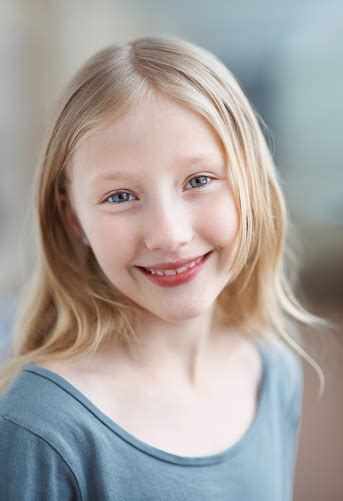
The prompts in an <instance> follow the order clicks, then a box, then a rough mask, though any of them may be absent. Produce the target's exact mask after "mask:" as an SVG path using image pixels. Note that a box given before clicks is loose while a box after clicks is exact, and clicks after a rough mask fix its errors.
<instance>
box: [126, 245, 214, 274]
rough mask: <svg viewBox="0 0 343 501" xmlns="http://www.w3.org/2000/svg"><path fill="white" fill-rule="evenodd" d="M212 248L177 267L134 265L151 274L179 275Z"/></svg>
mask: <svg viewBox="0 0 343 501" xmlns="http://www.w3.org/2000/svg"><path fill="white" fill-rule="evenodd" d="M211 252H212V250H210V251H209V252H206V254H203V255H202V256H200V257H198V258H196V259H194V261H192V262H190V263H188V264H185V265H181V266H179V268H171V269H163V268H161V269H157V268H155V269H150V268H145V267H144V266H136V267H137V268H139V269H141V270H143V271H145V272H146V273H148V274H151V275H159V276H164V275H166V276H168V275H170V276H172V275H180V274H182V273H185V272H186V271H188V270H190V269H192V268H194V267H196V266H197V265H198V264H199V263H200V262H201V261H203V260H204V259H205V258H206V257H207V256H208V255H209V254H211Z"/></svg>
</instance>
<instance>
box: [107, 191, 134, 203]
mask: <svg viewBox="0 0 343 501" xmlns="http://www.w3.org/2000/svg"><path fill="white" fill-rule="evenodd" d="M121 195H123V197H122V198H119V200H118V199H117V202H119V203H118V204H117V205H119V204H120V203H122V202H129V201H130V200H129V197H130V196H133V195H131V194H130V193H128V192H127V191H117V192H115V193H112V195H110V196H109V197H108V198H106V200H105V202H106V201H107V200H109V199H110V198H114V197H120V196H121ZM124 195H125V196H124Z"/></svg>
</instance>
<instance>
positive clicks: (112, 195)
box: [104, 175, 216, 205]
mask: <svg viewBox="0 0 343 501" xmlns="http://www.w3.org/2000/svg"><path fill="white" fill-rule="evenodd" d="M200 178H207V179H211V180H214V179H216V178H215V177H211V176H206V175H204V176H202V175H200V176H195V177H192V178H191V179H190V180H189V181H187V184H188V183H190V182H191V181H193V179H200ZM209 184H212V183H211V182H210V183H206V184H204V185H202V186H198V187H196V188H194V189H196V190H197V189H199V188H200V189H201V188H205V187H206V186H207V185H209ZM191 191H193V190H191ZM121 193H129V192H128V191H126V190H118V191H114V192H113V193H111V194H110V195H109V196H108V197H107V198H106V199H105V200H104V202H105V203H106V202H107V201H108V199H109V198H111V197H114V196H116V195H120V194H121ZM130 195H131V193H130ZM133 196H134V195H133ZM131 201H132V200H124V201H122V202H116V203H111V202H108V203H109V205H123V204H124V203H126V202H131Z"/></svg>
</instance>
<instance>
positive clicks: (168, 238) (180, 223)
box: [144, 201, 193, 253]
mask: <svg viewBox="0 0 343 501" xmlns="http://www.w3.org/2000/svg"><path fill="white" fill-rule="evenodd" d="M192 238H193V221H192V217H191V214H190V213H189V210H187V208H185V206H184V204H182V203H179V204H177V203H176V202H175V201H174V202H172V201H169V202H167V203H166V202H165V201H164V202H162V203H161V202H156V203H155V204H153V206H150V207H148V208H147V213H146V214H145V222H144V239H145V246H146V247H147V248H148V249H149V250H154V249H162V250H163V251H165V252H169V253H171V252H175V251H176V250H177V249H178V247H179V246H181V245H185V244H187V243H188V242H190V241H191V240H192Z"/></svg>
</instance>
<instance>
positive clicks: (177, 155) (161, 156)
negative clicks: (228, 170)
mask: <svg viewBox="0 0 343 501" xmlns="http://www.w3.org/2000/svg"><path fill="white" fill-rule="evenodd" d="M207 160H212V161H215V160H217V161H220V160H221V161H223V160H225V152H224V148H223V146H222V142H221V140H220V138H219V136H218V135H217V133H216V132H215V130H214V129H213V127H212V126H211V125H210V124H209V122H208V121H207V120H206V119H205V118H203V117H202V116H201V115H200V114H198V113H196V112H195V111H193V110H190V109H189V108H187V107H186V106H184V105H182V104H180V103H179V102H177V101H175V100H173V99H171V98H169V97H164V96H162V97H161V96H159V95H158V96H155V97H154V98H152V99H150V100H149V101H148V102H146V103H142V104H141V105H140V106H138V108H135V109H134V110H131V111H130V112H129V113H128V114H127V115H125V116H124V117H122V118H120V119H118V120H116V121H115V122H112V123H111V122H108V123H107V124H105V125H104V126H103V127H102V128H101V129H99V130H97V131H94V133H92V134H90V135H89V136H88V137H87V138H86V139H85V140H84V141H83V142H82V143H81V145H80V146H79V147H78V149H77V150H76V152H75V153H74V155H73V161H72V164H73V170H74V169H76V170H78V169H82V173H83V174H85V175H88V174H89V175H90V176H93V175H95V174H99V173H102V172H103V171H104V170H105V171H111V170H112V171H113V172H114V171H116V172H120V171H125V170H126V171H127V170H129V169H133V170H135V169H138V168H139V170H140V171H141V170H142V169H144V167H145V166H150V167H151V168H153V166H161V167H162V165H166V166H170V167H178V166H182V165H184V166H186V165H192V164H193V165H195V164H196V163H199V162H201V161H207Z"/></svg>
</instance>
